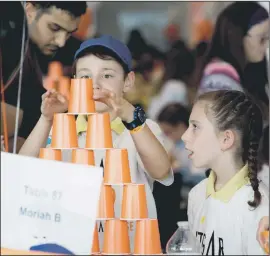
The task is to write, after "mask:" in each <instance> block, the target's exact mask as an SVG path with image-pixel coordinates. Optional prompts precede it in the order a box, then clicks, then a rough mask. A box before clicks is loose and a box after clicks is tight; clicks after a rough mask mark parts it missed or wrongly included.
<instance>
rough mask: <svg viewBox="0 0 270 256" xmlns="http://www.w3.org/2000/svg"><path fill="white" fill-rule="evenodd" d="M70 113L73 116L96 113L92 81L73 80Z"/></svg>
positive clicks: (84, 79)
mask: <svg viewBox="0 0 270 256" xmlns="http://www.w3.org/2000/svg"><path fill="white" fill-rule="evenodd" d="M68 112H69V113H73V114H90V113H91V114H92V113H95V112H96V110H95V101H94V100H93V84H92V80H91V79H86V78H80V79H71V87H70V100H69V105H68Z"/></svg>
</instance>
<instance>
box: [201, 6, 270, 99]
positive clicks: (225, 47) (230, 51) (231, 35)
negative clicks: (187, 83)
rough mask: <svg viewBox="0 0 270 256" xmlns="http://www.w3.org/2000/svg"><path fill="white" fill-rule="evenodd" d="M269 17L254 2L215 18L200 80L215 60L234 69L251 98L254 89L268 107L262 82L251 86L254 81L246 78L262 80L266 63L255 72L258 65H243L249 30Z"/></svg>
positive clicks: (232, 7) (229, 9)
mask: <svg viewBox="0 0 270 256" xmlns="http://www.w3.org/2000/svg"><path fill="white" fill-rule="evenodd" d="M268 17H269V15H268V13H267V11H266V10H265V9H264V8H263V7H262V6H261V5H260V4H258V3H256V2H247V1H246V2H235V3H233V4H230V5H229V6H228V7H227V8H225V9H224V10H223V11H222V12H221V13H220V14H219V16H218V18H217V21H216V25H215V31H214V33H213V36H212V40H211V42H210V45H209V47H208V49H207V53H206V55H205V58H204V62H203V65H202V67H201V71H200V74H199V78H200V79H201V78H202V76H203V71H204V69H205V66H206V65H207V64H208V63H209V62H211V61H212V60H213V59H214V58H218V59H221V60H223V61H225V62H227V63H229V64H230V65H232V66H233V67H234V68H235V69H236V71H237V73H238V75H239V77H240V82H241V84H242V86H243V88H245V89H246V90H247V91H248V92H250V94H253V92H251V90H252V89H251V88H253V89H254V90H255V88H256V90H258V91H259V92H258V93H257V95H256V97H258V98H259V99H260V100H263V101H264V102H265V103H267V104H268V101H267V100H266V97H265V96H266V93H265V91H264V89H263V88H264V87H265V83H263V82H261V81H260V82H258V81H257V82H256V83H254V81H252V80H250V79H249V78H247V77H246V76H248V75H249V74H250V76H253V77H259V76H263V77H265V75H264V73H265V71H264V70H263V69H265V68H266V66H265V65H266V64H265V63H266V62H264V63H261V64H260V65H261V66H260V67H262V66H264V67H263V68H258V70H257V71H256V70H255V69H254V67H255V66H257V65H259V64H258V63H253V64H248V65H246V56H245V52H244V46H243V39H244V37H245V36H246V34H247V32H248V30H249V29H250V27H252V26H253V25H255V24H258V23H260V22H262V21H263V20H267V19H268ZM250 67H252V68H250ZM247 68H248V70H247ZM258 71H259V72H262V74H260V75H259V74H258ZM255 73H256V75H255ZM253 80H254V79H253ZM258 88H260V89H258ZM265 100H266V101H265Z"/></svg>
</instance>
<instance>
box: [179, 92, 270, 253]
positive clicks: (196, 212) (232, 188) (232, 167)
mask: <svg viewBox="0 0 270 256" xmlns="http://www.w3.org/2000/svg"><path fill="white" fill-rule="evenodd" d="M262 132H263V121H262V114H261V112H260V109H259V108H258V107H257V106H256V105H255V104H254V103H253V102H252V101H251V99H250V98H249V97H248V96H247V95H245V94H244V93H242V92H240V91H233V90H232V91H227V90H220V91H216V92H208V93H206V94H203V95H201V96H200V97H199V98H198V100H197V102H196V103H195V105H194V107H193V109H192V113H191V116H190V119H189V128H188V130H187V131H186V132H185V134H184V135H183V136H182V139H183V141H184V142H185V146H186V149H187V150H188V151H189V158H190V159H191V160H192V162H193V164H194V166H196V167H200V168H202V167H203V168H210V169H211V170H212V171H211V173H210V176H209V178H207V179H205V180H203V181H202V182H201V183H199V184H198V185H197V186H195V187H194V188H193V189H192V190H191V192H190V194H189V202H188V220H189V225H190V229H191V231H192V233H193V234H194V235H195V236H196V237H197V239H198V240H199V241H200V242H201V245H202V254H203V255H264V252H263V249H262V248H261V246H260V244H259V243H258V241H257V239H256V232H257V228H258V224H259V221H260V219H261V218H262V217H263V216H269V198H268V194H269V192H268V191H267V189H266V188H265V187H264V185H263V184H262V183H260V182H259V180H258V178H257V173H258V148H259V142H260V139H261V137H262Z"/></svg>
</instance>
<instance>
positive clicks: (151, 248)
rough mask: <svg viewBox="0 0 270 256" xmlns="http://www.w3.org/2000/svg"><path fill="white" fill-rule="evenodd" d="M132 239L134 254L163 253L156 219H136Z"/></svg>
mask: <svg viewBox="0 0 270 256" xmlns="http://www.w3.org/2000/svg"><path fill="white" fill-rule="evenodd" d="M134 240H135V241H134V253H133V254H134V255H155V254H163V253H162V249H161V243H160V234H159V228H158V221H157V219H145V220H139V221H137V223H136V231H135V239H134Z"/></svg>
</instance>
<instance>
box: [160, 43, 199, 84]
mask: <svg viewBox="0 0 270 256" xmlns="http://www.w3.org/2000/svg"><path fill="white" fill-rule="evenodd" d="M164 66H165V72H164V77H163V84H164V83H165V82H166V81H168V80H170V79H176V80H182V81H185V80H186V79H187V78H189V76H190V75H191V74H192V72H193V70H194V68H195V58H194V56H193V54H192V52H191V51H190V50H189V49H188V48H187V47H186V46H185V45H183V46H182V47H181V48H172V49H171V50H170V51H169V52H168V53H167V56H166V60H165V65H164Z"/></svg>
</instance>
